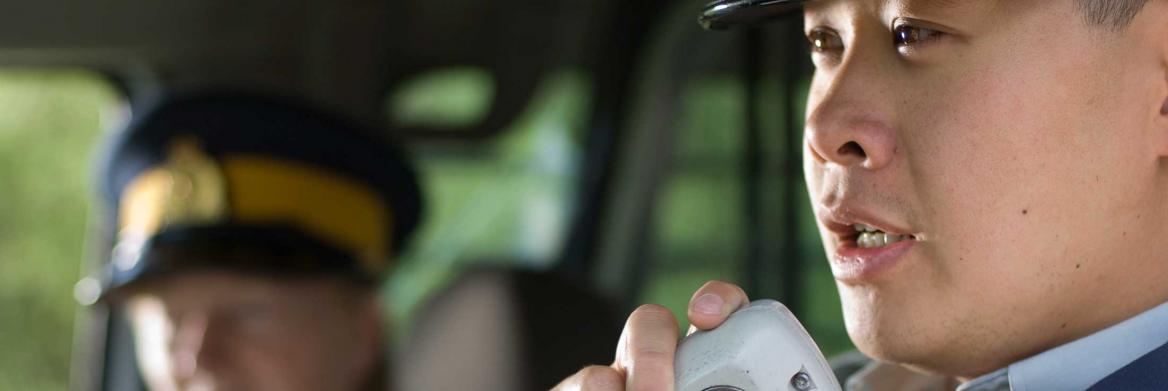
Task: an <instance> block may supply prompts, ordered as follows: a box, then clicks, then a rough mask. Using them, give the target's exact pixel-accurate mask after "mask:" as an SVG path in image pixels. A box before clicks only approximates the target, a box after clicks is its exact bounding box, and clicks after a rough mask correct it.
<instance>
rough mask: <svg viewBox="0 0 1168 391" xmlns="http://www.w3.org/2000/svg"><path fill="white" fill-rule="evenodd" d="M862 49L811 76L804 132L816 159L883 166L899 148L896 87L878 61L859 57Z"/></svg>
mask: <svg viewBox="0 0 1168 391" xmlns="http://www.w3.org/2000/svg"><path fill="white" fill-rule="evenodd" d="M862 55H863V53H859V52H854V53H852V55H851V56H850V58H848V59H846V60H845V62H843V63H841V64H840V65H839V66H838V67H837V68H836V69H834V70H831V71H826V72H825V71H820V72H819V74H817V75H816V78H815V80H814V82H813V85H812V91H811V94H810V97H809V101H808V106H807V108H808V114H807V125H806V129H805V133H804V137H805V138H806V142H807V144H808V147H809V153H810V154H811V155H812V157H813V158H814V159H815V161H816V162H817V163H820V164H836V165H839V166H843V167H862V168H865V169H869V170H879V169H881V168H883V167H886V166H888V165H889V164H890V163H891V162H892V161H893V159H894V157H895V155H896V154H897V153H898V152H899V148H898V146H897V137H896V131H895V130H896V129H895V127H894V125H893V124H894V120H895V104H894V102H895V96H894V91H895V89H894V87H893V86H890V85H888V79H889V77H888V76H889V75H888V74H887V73H886V72H882V71H881V66H880V65H879V62H876V61H872V60H871V59H865V60H859V61H857V58H856V57H858V56H862ZM861 64H862V65H861Z"/></svg>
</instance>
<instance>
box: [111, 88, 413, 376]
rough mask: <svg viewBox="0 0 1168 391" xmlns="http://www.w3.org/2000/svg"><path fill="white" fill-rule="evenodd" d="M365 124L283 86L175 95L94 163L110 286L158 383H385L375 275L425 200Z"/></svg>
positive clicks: (146, 369)
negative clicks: (294, 98)
mask: <svg viewBox="0 0 1168 391" xmlns="http://www.w3.org/2000/svg"><path fill="white" fill-rule="evenodd" d="M372 134H373V133H372V131H371V130H369V129H362V128H359V127H357V126H355V125H354V124H352V123H349V122H346V121H343V120H341V119H338V118H335V117H332V116H329V115H326V114H322V113H319V112H317V111H315V110H312V109H310V108H309V107H306V106H302V105H299V104H296V103H291V102H287V101H283V100H278V99H271V98H263V97H252V96H240V95H227V94H203V95H190V96H184V97H178V98H171V99H166V100H164V101H162V102H160V103H158V104H157V105H154V106H153V107H152V108H150V109H149V110H147V111H145V112H144V113H141V114H139V115H136V116H135V119H134V121H133V123H132V124H131V125H130V126H129V128H128V129H127V130H125V131H124V132H122V133H119V134H117V135H115V136H114V139H113V140H112V143H111V146H110V149H109V151H108V156H107V159H108V163H107V165H106V166H105V167H104V169H103V170H102V171H101V172H100V180H101V183H102V190H103V196H104V199H103V201H104V202H105V203H106V206H107V207H108V209H109V210H110V211H112V212H113V213H112V218H111V220H112V221H113V223H114V224H115V226H116V235H117V237H116V246H115V248H114V250H113V255H112V257H111V261H110V264H109V267H108V269H107V270H105V275H104V276H103V279H102V280H103V284H104V290H103V294H102V299H103V300H104V301H105V302H107V303H110V304H111V305H115V306H121V308H124V309H125V312H126V313H127V314H128V318H129V319H130V322H131V325H132V328H133V332H134V338H135V343H136V349H137V358H138V362H139V367H140V370H141V374H142V376H143V379H144V380H145V381H146V383H147V385H148V386H149V387H150V388H151V389H153V390H177V389H227V390H282V391H287V390H360V389H378V388H383V387H384V386H385V385H386V384H388V383H387V382H388V379H386V378H385V375H386V374H385V370H386V368H387V364H388V363H387V362H386V359H387V357H386V355H385V354H384V353H385V352H384V351H383V344H382V330H381V326H382V324H381V322H382V318H381V316H380V310H379V308H380V306H379V304H378V300H377V288H378V285H379V282H380V281H381V280H382V278H383V277H384V276H385V274H386V272H387V270H389V268H390V267H391V260H392V258H393V256H394V254H396V253H397V251H398V250H399V249H400V248H401V246H402V244H403V243H404V241H405V239H406V237H407V236H409V234H410V233H411V232H412V231H413V230H414V227H415V226H416V225H417V223H418V219H419V213H420V198H419V191H418V185H417V183H416V181H415V177H414V174H413V171H412V170H411V168H410V167H409V166H407V163H406V161H405V160H403V156H402V155H401V154H400V153H399V152H398V151H397V150H395V149H394V148H391V147H390V146H389V145H387V144H385V143H384V142H381V141H380V140H377V139H376V138H374V137H371V135H372Z"/></svg>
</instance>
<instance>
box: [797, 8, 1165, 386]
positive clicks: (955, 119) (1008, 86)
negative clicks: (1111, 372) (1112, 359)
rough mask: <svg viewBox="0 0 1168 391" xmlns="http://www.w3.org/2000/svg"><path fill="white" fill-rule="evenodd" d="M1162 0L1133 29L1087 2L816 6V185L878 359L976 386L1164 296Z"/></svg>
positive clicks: (853, 325) (835, 259)
mask: <svg viewBox="0 0 1168 391" xmlns="http://www.w3.org/2000/svg"><path fill="white" fill-rule="evenodd" d="M1159 3H1162V2H1155V1H1153V2H1151V3H1149V5H1148V7H1149V9H1145V10H1144V12H1143V13H1141V14H1140V16H1138V17H1137V18H1136V20H1135V21H1134V22H1133V24H1132V25H1131V26H1129V27H1128V28H1127V29H1126V30H1123V31H1112V30H1109V29H1108V28H1107V27H1099V26H1090V25H1088V24H1086V23H1085V22H1084V21H1083V17H1082V15H1081V14H1080V13H1079V11H1078V9H1077V8H1076V5H1075V2H1073V1H1070V0H1064V1H989V0H977V1H939V0H931V1H930V0H887V1H874V0H873V1H840V0H835V1H819V2H815V3H813V4H812V5H811V6H809V7H808V8H807V10H806V13H805V21H806V32H808V36H809V38H811V39H812V41H813V46H818V47H819V48H820V49H821V50H817V51H815V52H814V53H813V54H812V56H813V59H814V62H815V64H816V68H817V70H816V73H815V77H814V79H813V82H812V87H811V91H810V96H809V102H808V112H807V128H806V132H805V139H806V148H807V149H806V150H805V151H804V154H805V159H804V162H805V174H806V177H807V182H808V187H809V190H810V195H811V199H812V203H813V205H814V207H815V210H816V214H817V215H818V216H819V218H820V220H819V229H820V234H821V235H822V237H823V241H824V245H825V247H826V250H827V253H828V254H829V258H831V259H830V261H831V265H832V269H833V273H834V274H835V276H836V280H837V285H838V288H839V290H840V295H841V300H842V303H843V307H844V315H845V319H846V324H847V328H848V332H849V335H850V336H851V337H852V340H853V341H854V342H855V343H856V345H857V346H858V347H859V348H860V349H861V350H863V351H864V352H866V353H868V354H870V355H873V356H875V357H877V358H882V359H885V360H890V361H894V362H900V363H905V364H909V365H913V366H917V367H919V368H923V369H926V370H930V371H934V372H940V373H945V374H950V375H958V376H967V377H968V376H976V375H979V374H982V373H985V372H988V371H991V370H994V369H997V368H999V367H1002V366H1004V365H1006V364H1008V363H1010V362H1012V361H1014V360H1018V359H1021V358H1025V357H1027V356H1029V355H1032V354H1035V353H1038V352H1041V351H1043V350H1045V349H1048V348H1051V347H1053V346H1056V345H1058V344H1060V343H1063V342H1067V341H1068V340H1069V339H1074V338H1077V337H1079V336H1082V335H1084V334H1085V333H1089V332H1090V331H1093V330H1098V329H1100V328H1102V327H1105V326H1107V325H1109V324H1110V323H1114V322H1116V321H1118V320H1119V319H1122V318H1123V316H1132V315H1134V313H1136V312H1138V310H1139V309H1142V308H1148V307H1149V306H1150V303H1151V302H1149V300H1161V301H1162V300H1163V299H1154V298H1152V299H1150V297H1151V296H1150V295H1149V294H1148V291H1149V289H1154V290H1155V291H1157V292H1159V293H1158V294H1160V296H1157V297H1161V298H1162V297H1164V296H1163V294H1164V293H1165V292H1164V289H1165V288H1163V287H1162V285H1164V284H1163V283H1162V282H1161V283H1159V284H1154V283H1152V281H1155V279H1160V281H1164V278H1165V277H1168V275H1166V274H1165V272H1164V269H1165V266H1164V265H1162V264H1163V262H1162V258H1163V256H1162V254H1164V250H1165V249H1164V248H1163V247H1162V243H1165V241H1164V240H1163V239H1162V238H1163V237H1164V236H1163V235H1164V234H1165V231H1164V226H1163V225H1164V224H1163V223H1164V222H1165V221H1168V220H1165V219H1166V218H1168V215H1166V214H1165V209H1166V208H1165V205H1168V199H1166V198H1168V197H1165V195H1168V188H1165V186H1164V184H1165V180H1164V173H1163V172H1162V171H1163V170H1162V167H1163V164H1164V162H1163V161H1162V160H1161V159H1160V154H1161V153H1162V152H1163V150H1164V148H1163V145H1164V144H1165V143H1164V135H1163V131H1162V126H1163V119H1162V118H1161V117H1162V115H1161V110H1162V108H1163V102H1164V99H1165V96H1166V95H1168V93H1166V91H1168V89H1166V88H1165V84H1166V82H1165V70H1164V69H1165V64H1164V60H1163V57H1162V55H1163V50H1162V49H1163V47H1164V46H1165V45H1164V43H1163V40H1164V39H1165V38H1163V37H1166V36H1168V35H1165V30H1164V28H1163V25H1165V23H1164V22H1163V20H1162V19H1163V18H1162V16H1160V15H1163V14H1164V12H1163V10H1162V8H1164V6H1163V4H1159ZM1150 8H1155V10H1152V9H1150ZM815 43H818V44H819V45H815ZM855 224H864V225H867V226H871V227H875V228H879V229H881V230H883V231H885V232H888V233H893V234H900V235H904V236H902V237H901V238H902V239H905V240H904V241H901V242H895V239H897V238H896V237H893V240H892V242H895V243H891V244H887V245H885V244H884V242H883V241H881V242H880V243H878V244H879V246H878V247H875V248H860V247H861V246H860V244H859V241H865V242H867V241H871V240H879V239H882V238H884V237H885V236H882V235H879V234H869V235H865V238H864V239H862V240H860V239H858V234H856V233H855V232H854V230H853V229H854V225H855ZM867 245H872V244H871V243H867Z"/></svg>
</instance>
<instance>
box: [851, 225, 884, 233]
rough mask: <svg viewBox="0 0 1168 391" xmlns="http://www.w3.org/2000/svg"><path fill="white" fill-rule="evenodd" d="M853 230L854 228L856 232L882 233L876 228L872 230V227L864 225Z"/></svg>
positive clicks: (855, 226) (856, 226)
mask: <svg viewBox="0 0 1168 391" xmlns="http://www.w3.org/2000/svg"><path fill="white" fill-rule="evenodd" d="M852 228H854V229H855V230H856V232H879V231H880V230H878V229H876V228H872V227H869V226H867V225H864V224H856V225H854V226H853V227H852Z"/></svg>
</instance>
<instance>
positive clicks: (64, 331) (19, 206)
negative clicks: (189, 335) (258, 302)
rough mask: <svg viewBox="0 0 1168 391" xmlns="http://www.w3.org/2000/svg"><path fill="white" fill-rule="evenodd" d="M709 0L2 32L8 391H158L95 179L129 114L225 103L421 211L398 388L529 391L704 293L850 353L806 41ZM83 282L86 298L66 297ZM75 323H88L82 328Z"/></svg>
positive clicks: (394, 333)
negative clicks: (94, 281) (712, 21)
mask: <svg viewBox="0 0 1168 391" xmlns="http://www.w3.org/2000/svg"><path fill="white" fill-rule="evenodd" d="M705 6H706V1H704V0H674V1H662V0H657V1H628V0H624V1H613V0H490V1H488V0H450V1H443V2H433V1H418V0H333V1H323V0H291V1H287V0H285V1H275V0H250V1H246V2H238V1H223V0H168V1H164V2H159V1H147V0H122V1H116V2H70V1H62V0H43V1H39V2H25V3H22V4H13V7H12V9H11V10H9V12H4V13H0V19H2V20H3V23H0V102H4V105H3V106H0V107H3V109H0V189H2V190H3V191H0V193H6V194H0V264H2V265H4V266H0V270H5V271H4V272H0V311H2V312H3V313H5V314H6V315H5V316H4V317H2V318H0V346H6V347H7V348H6V353H4V354H3V355H0V389H62V388H70V389H76V390H136V389H144V385H143V383H142V380H141V378H140V376H139V375H138V371H137V364H136V363H135V357H134V354H133V341H132V338H131V335H130V330H129V329H128V325H127V323H126V321H125V319H123V316H122V314H121V313H120V312H119V310H118V309H117V308H104V307H103V306H101V305H91V304H92V300H91V297H90V296H91V294H90V292H89V291H88V285H86V283H85V277H86V276H87V275H91V274H92V273H93V272H94V271H95V270H98V269H100V268H101V267H102V265H104V264H105V263H107V262H109V253H110V250H111V248H110V247H111V246H112V237H113V233H112V232H109V231H110V230H108V229H102V221H103V220H102V219H103V218H105V217H104V216H103V215H102V212H101V211H100V210H95V209H94V208H91V207H89V206H87V205H88V201H89V200H90V199H91V198H92V197H91V196H92V193H93V191H94V190H93V189H92V181H91V176H92V171H93V168H92V164H93V156H94V154H95V153H96V151H98V150H100V148H101V145H100V143H99V141H98V140H99V139H100V138H101V136H102V135H106V134H110V133H112V132H117V131H118V130H119V129H121V128H123V127H124V126H125V124H126V123H127V122H128V121H130V120H132V119H133V118H134V113H135V111H136V110H139V109H140V107H141V105H143V104H145V103H146V102H149V101H150V100H151V99H153V98H154V97H156V96H158V95H160V94H163V93H166V92H172V91H185V90H195V89H201V88H217V89H226V90H242V91H264V92H270V93H276V94H282V95H290V96H295V97H298V98H301V99H304V100H307V101H309V102H311V103H313V104H315V105H318V106H320V107H323V108H327V109H329V110H332V111H335V112H338V113H342V114H344V115H346V116H348V117H350V118H352V119H354V120H356V121H361V122H363V123H367V124H371V125H373V126H374V127H375V128H376V129H380V130H381V131H383V132H384V134H382V135H380V136H384V137H385V138H387V139H390V140H393V141H394V142H396V143H399V144H400V147H401V148H403V149H404V150H405V151H407V152H408V154H409V155H410V157H411V158H412V159H413V161H414V164H415V167H416V169H417V172H418V175H419V178H420V180H421V184H422V188H423V192H422V193H423V197H424V199H425V203H426V209H425V210H424V211H423V217H422V223H421V228H420V231H418V232H417V233H416V234H414V236H413V237H412V238H411V240H410V242H409V243H408V244H407V247H406V248H405V252H404V253H402V255H401V257H400V259H399V260H398V261H397V262H396V264H397V266H396V267H395V269H394V270H393V272H392V273H391V274H390V276H389V277H388V278H387V280H386V281H385V283H384V287H383V288H382V289H381V293H380V294H381V297H382V298H383V299H384V300H383V301H384V302H385V308H386V314H387V319H386V320H385V323H386V324H387V327H388V329H389V330H390V336H391V337H392V338H390V340H391V341H390V344H391V347H392V351H393V362H394V363H395V370H394V373H395V375H394V376H393V377H394V379H395V385H396V386H397V388H400V389H409V390H452V389H481V390H538V389H548V388H550V387H553V386H554V385H555V384H556V383H557V382H559V381H560V380H561V379H563V378H564V377H566V376H569V375H571V374H572V373H574V372H576V371H577V370H579V369H580V368H583V367H584V366H586V365H589V364H602V365H606V364H608V363H610V362H611V361H612V359H613V352H614V349H615V347H616V342H617V339H618V337H619V335H620V331H621V327H622V326H623V324H624V320H625V317H626V316H627V315H628V313H629V312H630V311H632V310H633V309H634V308H636V307H637V306H638V305H640V304H643V303H659V304H662V305H665V306H666V307H667V308H669V309H670V310H672V311H673V312H674V314H675V315H676V316H678V318H679V319H681V320H682V322H681V323H682V324H681V326H682V328H683V330H684V329H685V327H687V325H686V324H685V322H684V317H685V306H686V303H687V302H688V301H689V299H690V294H691V293H692V292H693V291H694V289H696V288H697V287H699V286H700V285H701V284H702V283H703V282H705V281H708V280H713V279H719V280H726V281H732V282H735V283H737V284H739V285H741V286H742V287H743V288H744V289H745V290H746V291H747V293H748V294H749V295H750V296H751V297H752V298H771V299H776V300H779V301H781V302H783V303H785V304H786V306H787V307H789V308H790V309H791V310H792V312H794V313H795V314H796V315H797V316H798V317H799V319H800V320H801V321H802V322H803V324H804V325H805V327H806V328H807V329H808V331H809V332H810V334H811V335H812V336H813V337H814V338H815V340H816V341H817V342H818V343H819V347H820V348H821V349H822V350H823V352H824V353H825V354H826V355H828V356H829V357H830V356H834V355H838V354H844V353H846V352H849V351H851V350H852V346H851V342H849V341H848V339H847V336H846V333H845V331H844V330H843V322H842V320H841V319H842V317H841V314H840V308H839V300H838V296H837V293H836V291H835V286H834V283H833V281H832V278H831V274H830V271H829V270H828V266H827V264H826V263H825V262H824V261H823V260H824V259H825V258H824V255H823V252H822V251H823V250H822V248H821V246H820V243H819V239H818V234H817V232H816V230H815V226H814V224H813V218H812V216H811V211H810V208H809V205H808V202H807V195H806V193H805V188H804V184H803V179H802V178H803V175H802V160H801V153H802V148H803V147H802V145H803V143H802V127H803V125H802V121H803V111H804V99H805V94H806V90H807V85H808V83H809V77H810V73H811V65H810V63H809V60H808V56H807V53H808V52H807V48H806V46H807V44H806V39H805V38H804V35H803V32H802V31H803V30H802V23H803V22H802V19H801V17H799V16H797V15H796V16H793V17H784V18H783V19H781V20H779V21H777V22H775V23H769V24H766V25H763V26H759V27H756V28H750V29H740V30H733V31H708V30H706V29H703V26H702V25H700V24H699V23H698V14H699V13H700V12H701V11H702V10H703V7H705ZM78 281H82V282H80V283H79V282H78ZM79 302H80V304H79Z"/></svg>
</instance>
